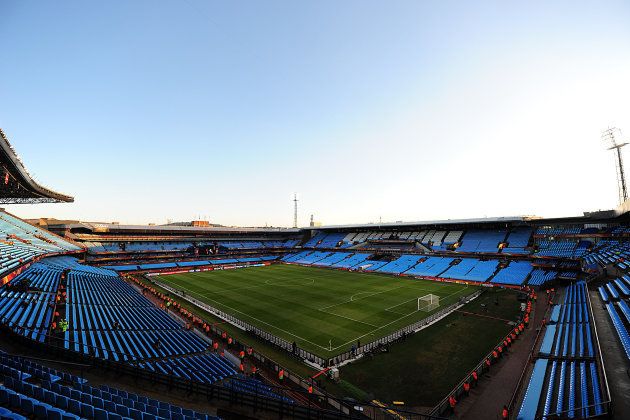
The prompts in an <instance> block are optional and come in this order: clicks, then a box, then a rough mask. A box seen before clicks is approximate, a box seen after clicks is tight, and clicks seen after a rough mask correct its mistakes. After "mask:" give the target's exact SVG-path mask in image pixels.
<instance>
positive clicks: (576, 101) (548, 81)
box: [0, 0, 630, 225]
mask: <svg viewBox="0 0 630 420" xmlns="http://www.w3.org/2000/svg"><path fill="white" fill-rule="evenodd" d="M628 22H630V3H628V2H627V1H626V2H623V1H618V2H617V1H606V2H595V1H586V2H582V1H566V2H561V1H557V2H548V1H539V2H536V1H533V2H525V3H524V2H511V1H507V2H506V1H495V2H462V1H431V2H429V1H393V2H392V1H381V2H374V1H317V2H306V1H288V0H287V1H247V2H244V1H231V2H219V1H201V0H183V1H179V0H177V1H176V0H171V1H122V0H117V1H114V0H110V1H101V2H86V1H48V2H42V1H22V0H20V1H18V0H0V51H1V54H2V55H1V57H2V66H1V67H0V127H2V128H3V129H4V130H5V132H6V133H7V135H8V136H9V138H10V139H11V140H12V143H13V145H14V146H15V147H16V149H17V151H18V153H19V154H20V155H21V157H22V159H23V160H24V162H25V164H26V166H27V168H29V169H30V171H31V172H32V173H33V174H34V175H35V176H36V177H37V179H39V180H40V181H41V182H42V183H43V184H44V185H47V186H50V187H52V188H54V189H58V190H60V191H62V192H67V193H69V194H72V195H74V196H75V197H76V202H75V203H74V204H56V205H39V206H10V207H9V208H8V209H9V211H13V212H15V213H16V214H18V215H20V216H24V217H38V216H42V217H43V216H50V217H58V218H66V217H67V218H78V219H82V220H99V221H121V222H130V223H147V222H157V223H164V222H165V221H166V219H167V218H170V219H172V220H190V219H193V218H196V217H197V216H198V215H201V216H205V217H207V218H209V219H210V220H212V221H214V222H217V223H222V224H228V225H264V224H265V223H268V224H270V225H290V224H291V223H292V203H291V194H292V193H293V192H294V191H297V192H298V193H299V195H300V198H301V207H300V222H301V224H306V223H307V221H308V217H309V215H310V214H311V213H314V214H315V219H316V220H321V221H322V222H324V223H326V224H333V223H363V222H369V221H377V220H378V219H379V217H382V219H383V221H395V220H407V221H409V220H425V219H443V218H456V217H479V216H498V215H504V216H505V215H520V214H537V215H543V216H555V215H574V214H579V213H580V212H581V211H583V210H594V209H598V208H611V207H613V206H615V205H616V197H617V195H616V190H615V180H614V178H615V171H614V166H613V165H612V156H610V155H609V154H608V153H607V152H606V151H605V150H604V148H603V146H602V144H601V141H600V140H599V136H600V132H601V130H603V129H605V128H607V127H608V126H609V125H616V126H618V127H620V128H622V129H624V130H625V134H626V137H629V136H630V77H628V76H629V75H630V24H629V23H628ZM629 164H630V161H629Z"/></svg>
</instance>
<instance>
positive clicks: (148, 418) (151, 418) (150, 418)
mask: <svg viewBox="0 0 630 420" xmlns="http://www.w3.org/2000/svg"><path fill="white" fill-rule="evenodd" d="M142 420H157V416H155V415H153V414H149V413H144V414H143V415H142Z"/></svg>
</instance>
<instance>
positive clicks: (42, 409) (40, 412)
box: [34, 404, 48, 419]
mask: <svg viewBox="0 0 630 420" xmlns="http://www.w3.org/2000/svg"><path fill="white" fill-rule="evenodd" d="M34 414H35V417H37V418H39V419H47V418H48V410H47V409H46V406H45V405H44V404H35V410H34Z"/></svg>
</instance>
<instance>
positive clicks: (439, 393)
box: [0, 133, 630, 419]
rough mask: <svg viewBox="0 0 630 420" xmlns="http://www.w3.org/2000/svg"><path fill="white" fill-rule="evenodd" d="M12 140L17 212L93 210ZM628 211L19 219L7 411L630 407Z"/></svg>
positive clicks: (297, 414)
mask: <svg viewBox="0 0 630 420" xmlns="http://www.w3.org/2000/svg"><path fill="white" fill-rule="evenodd" d="M0 145H1V146H2V151H3V153H2V165H3V168H4V170H5V176H4V183H3V187H2V197H1V200H2V201H3V202H4V203H13V202H21V203H22V202H28V203H31V204H35V203H40V202H71V201H72V200H73V198H72V197H70V196H67V195H63V194H59V193H56V192H54V191H52V190H49V189H47V188H44V187H42V186H40V185H39V184H37V183H36V182H35V181H34V180H33V179H32V178H31V177H30V176H29V174H28V172H27V171H26V168H25V167H24V165H23V164H22V163H21V161H20V160H19V159H18V157H17V156H16V154H15V152H14V149H13V148H12V147H11V145H10V144H9V142H8V140H7V138H6V136H5V135H4V133H2V143H1V144H0ZM624 204H625V205H622V206H620V207H619V208H618V209H616V210H611V211H601V212H596V213H587V214H585V215H584V216H581V217H567V218H555V219H543V218H534V217H532V218H527V217H501V218H486V219H471V220H444V221H430V222H414V223H386V224H379V225H376V224H374V225H344V226H320V227H308V228H226V227H221V226H209V224H207V223H189V224H172V225H163V226H150V225H146V226H142V225H120V224H106V223H86V222H80V221H59V220H56V219H40V220H30V221H29V220H23V219H20V218H19V217H17V216H15V215H13V214H11V213H9V212H6V211H3V212H2V214H1V215H0V221H1V226H0V229H1V231H2V234H3V235H4V239H3V240H2V258H3V260H2V270H3V272H2V280H1V283H2V288H1V289H0V299H1V300H0V316H1V319H2V329H3V339H2V344H3V348H5V350H3V352H2V354H1V355H0V357H1V359H0V360H1V364H2V377H3V382H2V386H1V388H0V391H1V394H0V397H1V400H0V402H1V403H2V406H3V407H5V408H3V409H2V410H3V412H2V416H3V418H22V417H35V418H40V417H41V418H80V417H81V418H95V419H106V418H109V419H118V418H133V419H136V418H137V419H144V418H217V417H220V418H237V417H251V418H275V417H294V418H346V417H349V418H445V417H449V416H453V415H455V413H457V415H458V416H462V418H481V417H483V415H482V414H480V412H483V410H488V409H489V408H488V407H489V406H490V407H492V403H494V406H495V407H493V408H494V409H496V406H497V404H500V403H503V406H505V407H506V409H507V410H508V411H509V412H513V413H514V414H515V415H516V416H515V418H519V419H520V418H523V419H527V418H531V419H534V418H539V417H540V416H545V417H557V418H565V417H571V418H576V417H577V418H587V417H607V416H612V415H613V413H615V411H614V408H615V407H616V405H617V404H620V405H621V408H617V410H623V404H624V400H627V394H624V392H625V391H624V388H623V386H625V385H624V383H627V381H628V378H627V377H625V378H624V377H623V375H624V374H625V373H624V371H623V370H621V371H619V370H618V369H616V368H613V369H612V370H610V367H609V366H619V365H621V366H626V367H627V366H628V364H629V361H630V360H629V359H630V341H629V339H628V329H629V327H630V308H629V307H628V298H629V297H630V275H628V274H627V270H628V266H627V262H626V257H627V253H628V252H630V249H629V248H628V241H627V240H628V238H629V237H630V236H629V235H630V227H629V225H628V217H629V213H628V211H627V209H626V207H627V202H626V203H624ZM463 343H465V345H463ZM515 372H517V373H518V375H516V374H515ZM496 382H500V383H504V384H505V386H504V387H503V388H502V389H500V390H497V389H492V388H493V386H495V385H493V383H496ZM147 391H150V394H149V395H146V393H147ZM497 394H498V395H497ZM167 395H168V396H171V395H172V396H173V399H174V401H177V402H178V403H179V404H177V403H176V402H173V401H170V402H169V401H165V398H164V397H165V396H167ZM497 399H499V400H498V402H497ZM181 401H183V402H181ZM625 402H627V401H625ZM190 407H193V408H190ZM200 407H201V408H200ZM209 408H210V409H209ZM480 410H481V411H480ZM9 412H11V413H12V414H10V413H9ZM618 412H619V411H617V413H618Z"/></svg>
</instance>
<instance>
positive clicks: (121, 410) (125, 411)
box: [110, 404, 129, 417]
mask: <svg viewBox="0 0 630 420" xmlns="http://www.w3.org/2000/svg"><path fill="white" fill-rule="evenodd" d="M110 413H111V411H110ZM116 413H117V414H120V415H121V416H123V417H129V407H126V406H124V405H121V404H117V405H116Z"/></svg>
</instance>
